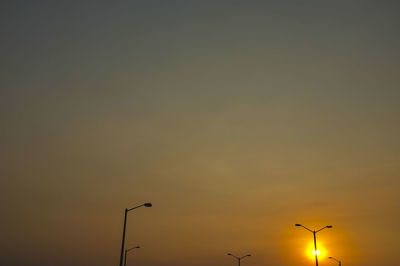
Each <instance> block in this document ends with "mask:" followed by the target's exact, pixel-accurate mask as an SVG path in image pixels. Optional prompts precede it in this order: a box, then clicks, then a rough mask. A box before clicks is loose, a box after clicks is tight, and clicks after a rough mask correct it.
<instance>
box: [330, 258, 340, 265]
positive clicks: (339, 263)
mask: <svg viewBox="0 0 400 266" xmlns="http://www.w3.org/2000/svg"><path fill="white" fill-rule="evenodd" d="M328 258H329V259H331V260H334V261H336V262H338V263H339V266H342V262H341V261H340V260H338V259H335V258H334V257H328Z"/></svg>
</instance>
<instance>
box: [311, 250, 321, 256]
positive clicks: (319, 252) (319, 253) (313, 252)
mask: <svg viewBox="0 0 400 266" xmlns="http://www.w3.org/2000/svg"><path fill="white" fill-rule="evenodd" d="M312 254H313V256H315V250H314V249H313V251H312ZM320 255H321V251H319V249H317V256H320Z"/></svg>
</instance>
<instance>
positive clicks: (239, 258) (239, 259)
mask: <svg viewBox="0 0 400 266" xmlns="http://www.w3.org/2000/svg"><path fill="white" fill-rule="evenodd" d="M227 255H228V256H232V257H234V258H235V259H237V260H238V266H240V261H241V260H242V259H244V258H246V257H250V256H251V255H250V254H247V255H246V256H243V257H237V256H235V255H233V254H231V253H228V254H227Z"/></svg>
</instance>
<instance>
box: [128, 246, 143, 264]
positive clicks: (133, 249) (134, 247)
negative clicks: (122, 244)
mask: <svg viewBox="0 0 400 266" xmlns="http://www.w3.org/2000/svg"><path fill="white" fill-rule="evenodd" d="M135 248H140V247H139V246H137V247H133V248H130V249H125V257H124V266H126V254H127V253H128V252H129V251H131V250H134V249H135Z"/></svg>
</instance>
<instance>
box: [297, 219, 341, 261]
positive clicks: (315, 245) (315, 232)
mask: <svg viewBox="0 0 400 266" xmlns="http://www.w3.org/2000/svg"><path fill="white" fill-rule="evenodd" d="M295 226H300V227H303V228H304V229H306V230H308V231H310V232H311V233H313V235H314V253H315V254H314V255H315V265H316V266H318V254H317V238H316V236H315V235H316V234H317V233H318V232H319V231H321V230H324V229H325V228H332V227H333V226H332V225H327V226H325V227H322V228H321V229H319V230H317V231H315V230H310V229H308V228H307V227H305V226H303V225H301V224H295Z"/></svg>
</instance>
